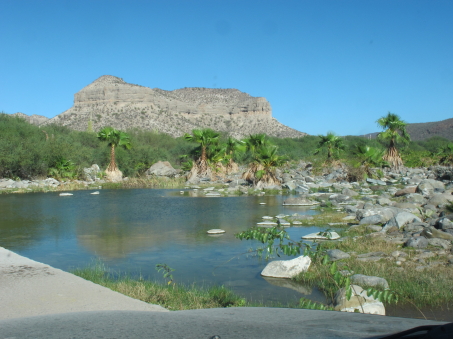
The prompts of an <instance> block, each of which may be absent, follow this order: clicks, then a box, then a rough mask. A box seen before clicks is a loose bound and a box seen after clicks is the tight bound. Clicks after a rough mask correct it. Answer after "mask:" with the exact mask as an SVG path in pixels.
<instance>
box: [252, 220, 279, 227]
mask: <svg viewBox="0 0 453 339" xmlns="http://www.w3.org/2000/svg"><path fill="white" fill-rule="evenodd" d="M257 225H258V226H277V223H276V222H273V221H261V222H258V223H257Z"/></svg>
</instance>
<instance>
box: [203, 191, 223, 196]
mask: <svg viewBox="0 0 453 339" xmlns="http://www.w3.org/2000/svg"><path fill="white" fill-rule="evenodd" d="M205 196H206V197H220V196H221V194H220V193H219V192H210V193H206V195H205Z"/></svg>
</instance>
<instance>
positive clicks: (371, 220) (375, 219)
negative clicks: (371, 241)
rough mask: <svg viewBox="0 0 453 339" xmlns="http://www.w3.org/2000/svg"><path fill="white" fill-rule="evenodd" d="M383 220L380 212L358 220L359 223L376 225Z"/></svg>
mask: <svg viewBox="0 0 453 339" xmlns="http://www.w3.org/2000/svg"><path fill="white" fill-rule="evenodd" d="M382 222H383V218H382V216H381V215H380V214H374V215H370V216H368V217H365V218H363V219H362V220H360V222H359V224H360V225H376V224H380V223H382Z"/></svg>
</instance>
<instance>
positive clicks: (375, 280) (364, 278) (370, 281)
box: [351, 274, 389, 289]
mask: <svg viewBox="0 0 453 339" xmlns="http://www.w3.org/2000/svg"><path fill="white" fill-rule="evenodd" d="M351 282H352V283H354V284H360V285H363V286H370V287H381V288H384V289H386V288H389V283H388V282H387V280H385V279H384V278H380V277H374V276H370V275H363V274H354V275H353V276H351Z"/></svg>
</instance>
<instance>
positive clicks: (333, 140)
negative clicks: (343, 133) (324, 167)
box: [314, 132, 345, 162]
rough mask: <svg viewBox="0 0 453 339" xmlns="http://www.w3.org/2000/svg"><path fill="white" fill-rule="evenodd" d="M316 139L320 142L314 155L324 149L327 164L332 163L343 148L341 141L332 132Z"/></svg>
mask: <svg viewBox="0 0 453 339" xmlns="http://www.w3.org/2000/svg"><path fill="white" fill-rule="evenodd" d="M318 137H319V139H320V140H319V142H318V148H317V149H316V151H315V153H314V154H315V155H316V154H319V153H320V152H321V150H322V149H323V148H325V149H326V151H327V160H326V161H327V162H332V161H333V160H334V159H335V158H338V157H339V155H340V152H341V151H343V150H344V148H345V145H344V142H343V139H342V138H341V137H339V136H337V135H335V134H334V133H332V132H329V133H327V135H318Z"/></svg>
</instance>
